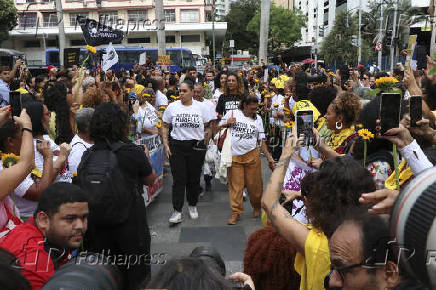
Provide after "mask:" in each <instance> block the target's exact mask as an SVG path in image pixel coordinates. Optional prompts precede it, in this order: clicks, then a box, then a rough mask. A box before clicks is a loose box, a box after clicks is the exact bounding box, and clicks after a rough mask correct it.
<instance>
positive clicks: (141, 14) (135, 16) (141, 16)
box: [128, 10, 147, 23]
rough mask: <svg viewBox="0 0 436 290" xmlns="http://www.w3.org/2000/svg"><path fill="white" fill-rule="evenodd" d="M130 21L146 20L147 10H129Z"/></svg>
mask: <svg viewBox="0 0 436 290" xmlns="http://www.w3.org/2000/svg"><path fill="white" fill-rule="evenodd" d="M128 16H129V23H139V22H145V21H146V20H147V10H137V11H128Z"/></svg>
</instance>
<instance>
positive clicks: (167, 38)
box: [165, 35, 176, 43]
mask: <svg viewBox="0 0 436 290" xmlns="http://www.w3.org/2000/svg"><path fill="white" fill-rule="evenodd" d="M165 42H166V43H176V36H175V35H166V36H165Z"/></svg>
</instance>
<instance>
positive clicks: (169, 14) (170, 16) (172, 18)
mask: <svg viewBox="0 0 436 290" xmlns="http://www.w3.org/2000/svg"><path fill="white" fill-rule="evenodd" d="M164 12H165V22H167V23H174V22H176V10H175V9H165V11H164Z"/></svg>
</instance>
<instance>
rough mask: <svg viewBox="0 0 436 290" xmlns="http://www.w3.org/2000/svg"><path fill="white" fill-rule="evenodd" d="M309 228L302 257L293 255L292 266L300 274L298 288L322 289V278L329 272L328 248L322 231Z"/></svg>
mask: <svg viewBox="0 0 436 290" xmlns="http://www.w3.org/2000/svg"><path fill="white" fill-rule="evenodd" d="M307 227H308V228H309V230H310V231H309V234H308V235H307V239H306V243H305V245H304V257H303V255H301V254H300V253H297V255H296V256H295V263H294V268H295V271H297V273H298V274H300V277H301V281H300V290H318V289H320V290H321V289H324V278H325V277H326V276H327V275H328V273H329V272H330V250H329V244H328V240H327V237H326V236H325V235H324V233H323V232H320V231H318V230H315V229H313V228H312V227H311V226H307Z"/></svg>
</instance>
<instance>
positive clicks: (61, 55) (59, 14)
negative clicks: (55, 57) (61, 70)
mask: <svg viewBox="0 0 436 290" xmlns="http://www.w3.org/2000/svg"><path fill="white" fill-rule="evenodd" d="M55 4H56V16H57V19H58V27H59V64H60V65H61V67H62V66H63V65H64V49H65V28H64V13H63V12H62V0H56V2H55ZM44 42H45V40H44Z"/></svg>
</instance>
